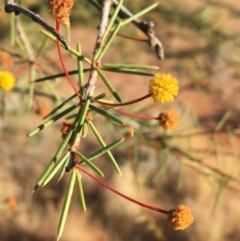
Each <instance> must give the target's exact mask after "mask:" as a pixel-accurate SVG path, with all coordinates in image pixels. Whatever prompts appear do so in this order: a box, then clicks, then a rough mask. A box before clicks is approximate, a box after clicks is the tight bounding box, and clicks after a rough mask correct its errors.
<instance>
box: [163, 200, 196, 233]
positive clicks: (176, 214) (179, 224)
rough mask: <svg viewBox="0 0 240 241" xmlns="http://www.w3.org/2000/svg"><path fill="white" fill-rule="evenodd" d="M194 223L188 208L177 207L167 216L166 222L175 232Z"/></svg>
mask: <svg viewBox="0 0 240 241" xmlns="http://www.w3.org/2000/svg"><path fill="white" fill-rule="evenodd" d="M193 221H194V216H193V214H192V211H191V210H190V208H188V207H186V206H184V205H182V204H181V205H179V206H178V208H177V209H173V210H171V211H170V214H168V218H167V222H168V224H169V225H170V226H171V227H172V228H174V229H175V230H182V229H185V228H187V227H188V226H189V225H190V224H191V223H193Z"/></svg>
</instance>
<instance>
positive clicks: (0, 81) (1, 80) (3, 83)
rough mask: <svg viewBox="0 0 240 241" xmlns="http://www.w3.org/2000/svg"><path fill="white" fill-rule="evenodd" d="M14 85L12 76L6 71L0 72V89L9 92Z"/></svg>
mask: <svg viewBox="0 0 240 241" xmlns="http://www.w3.org/2000/svg"><path fill="white" fill-rule="evenodd" d="M14 85H15V78H14V75H13V74H12V73H10V72H8V71H0V89H3V90H11V89H12V88H13V87H14Z"/></svg>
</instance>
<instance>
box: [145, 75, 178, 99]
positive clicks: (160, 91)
mask: <svg viewBox="0 0 240 241" xmlns="http://www.w3.org/2000/svg"><path fill="white" fill-rule="evenodd" d="M178 89H179V88H178V81H177V79H175V78H174V77H172V76H171V75H170V74H155V76H154V77H153V78H152V79H150V83H149V86H148V92H149V93H151V94H152V98H153V100H154V102H155V103H168V102H172V101H173V100H174V96H177V95H178Z"/></svg>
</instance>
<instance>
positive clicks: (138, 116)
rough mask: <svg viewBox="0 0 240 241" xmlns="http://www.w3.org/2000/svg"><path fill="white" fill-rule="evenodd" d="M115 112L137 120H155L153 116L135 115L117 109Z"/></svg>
mask: <svg viewBox="0 0 240 241" xmlns="http://www.w3.org/2000/svg"><path fill="white" fill-rule="evenodd" d="M116 111H117V112H119V113H121V114H123V115H126V116H131V117H135V118H139V119H142V120H156V117H154V116H148V115H141V114H135V113H131V112H128V111H126V110H121V109H117V110H116Z"/></svg>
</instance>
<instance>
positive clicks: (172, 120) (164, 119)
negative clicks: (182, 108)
mask: <svg viewBox="0 0 240 241" xmlns="http://www.w3.org/2000/svg"><path fill="white" fill-rule="evenodd" d="M158 121H159V125H160V126H162V128H164V129H165V130H173V129H175V128H176V127H177V126H178V123H179V117H178V115H177V114H176V113H175V112H174V111H173V110H168V109H167V110H164V111H163V112H161V113H160V114H159V116H158Z"/></svg>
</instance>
